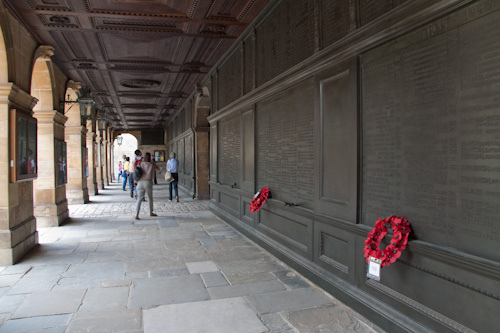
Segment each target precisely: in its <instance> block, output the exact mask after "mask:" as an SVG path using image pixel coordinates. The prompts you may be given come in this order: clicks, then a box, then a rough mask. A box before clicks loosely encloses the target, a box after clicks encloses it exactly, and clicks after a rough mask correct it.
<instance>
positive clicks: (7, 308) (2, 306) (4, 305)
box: [0, 295, 28, 313]
mask: <svg viewBox="0 0 500 333" xmlns="http://www.w3.org/2000/svg"><path fill="white" fill-rule="evenodd" d="M26 297H28V295H5V296H3V297H0V313H13V312H15V311H16V310H17V309H18V308H19V306H20V305H21V304H22V303H23V302H24V300H25V299H26Z"/></svg>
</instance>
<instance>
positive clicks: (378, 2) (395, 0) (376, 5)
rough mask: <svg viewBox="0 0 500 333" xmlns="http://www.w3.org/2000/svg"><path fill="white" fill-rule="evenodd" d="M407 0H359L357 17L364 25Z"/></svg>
mask: <svg viewBox="0 0 500 333" xmlns="http://www.w3.org/2000/svg"><path fill="white" fill-rule="evenodd" d="M406 1H408V0H359V18H360V21H361V25H365V24H367V23H369V22H371V21H373V20H375V19H376V18H378V17H379V16H382V15H384V14H385V13H387V12H389V11H391V10H392V9H394V8H396V7H397V6H399V5H401V4H403V3H405V2H406Z"/></svg>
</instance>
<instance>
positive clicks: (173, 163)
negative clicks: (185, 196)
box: [167, 152, 179, 202]
mask: <svg viewBox="0 0 500 333" xmlns="http://www.w3.org/2000/svg"><path fill="white" fill-rule="evenodd" d="M178 169H179V161H178V160H176V159H175V153H174V152H172V153H170V159H169V160H168V161H167V171H170V173H171V174H172V177H173V178H174V181H173V182H170V183H169V184H168V194H169V200H170V201H172V187H173V188H174V190H175V200H176V201H177V202H179V190H178V188H177V184H178V182H179V173H178Z"/></svg>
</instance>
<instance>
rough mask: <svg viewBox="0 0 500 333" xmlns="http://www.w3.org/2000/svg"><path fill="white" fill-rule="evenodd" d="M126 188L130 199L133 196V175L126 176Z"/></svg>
mask: <svg viewBox="0 0 500 333" xmlns="http://www.w3.org/2000/svg"><path fill="white" fill-rule="evenodd" d="M128 186H129V188H130V197H133V196H134V175H132V174H130V175H128ZM136 191H137V190H136Z"/></svg>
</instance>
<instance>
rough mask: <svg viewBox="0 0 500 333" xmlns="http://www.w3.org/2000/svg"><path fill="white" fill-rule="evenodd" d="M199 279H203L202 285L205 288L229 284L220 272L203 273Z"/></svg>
mask: <svg viewBox="0 0 500 333" xmlns="http://www.w3.org/2000/svg"><path fill="white" fill-rule="evenodd" d="M201 278H202V279H203V283H205V287H207V288H212V287H222V286H227V285H229V282H228V281H227V280H226V278H225V277H224V275H222V274H221V273H220V272H209V273H203V274H201Z"/></svg>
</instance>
